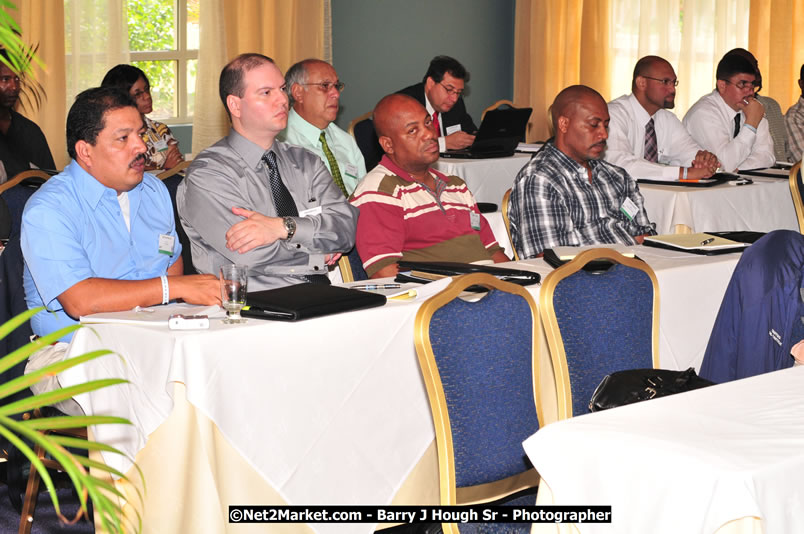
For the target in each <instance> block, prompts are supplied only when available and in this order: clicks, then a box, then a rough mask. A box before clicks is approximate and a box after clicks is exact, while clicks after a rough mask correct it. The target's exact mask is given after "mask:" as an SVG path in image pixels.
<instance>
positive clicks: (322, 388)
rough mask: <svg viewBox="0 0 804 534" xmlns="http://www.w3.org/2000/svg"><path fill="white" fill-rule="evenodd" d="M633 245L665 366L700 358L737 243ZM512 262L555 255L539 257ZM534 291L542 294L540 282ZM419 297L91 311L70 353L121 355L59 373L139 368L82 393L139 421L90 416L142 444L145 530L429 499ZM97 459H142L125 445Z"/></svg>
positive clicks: (429, 435)
mask: <svg viewBox="0 0 804 534" xmlns="http://www.w3.org/2000/svg"><path fill="white" fill-rule="evenodd" d="M638 255H639V256H640V257H642V258H643V259H644V260H645V261H647V262H648V263H649V264H650V265H651V266H652V267H653V268H654V270H655V272H656V275H657V278H658V281H659V286H660V292H661V296H660V305H661V307H660V347H659V352H660V361H661V366H662V367H666V368H671V369H685V368H687V367H689V366H694V367H696V368H697V367H699V365H700V361H701V358H702V355H703V351H704V349H705V347H706V342H707V339H708V337H709V332H710V330H711V327H712V324H713V322H714V318H715V315H716V313H717V310H718V307H719V304H720V300H721V297H722V295H723V292H724V290H725V287H726V284H727V283H728V280H729V277H730V275H731V272H732V270H733V269H734V266H735V265H736V262H737V260H738V255H736V254H731V255H724V256H715V257H701V256H694V255H689V254H683V253H675V252H671V251H665V250H658V249H649V248H645V247H640V248H639V250H638ZM512 266H514V267H516V268H529V269H533V270H536V271H538V272H540V273H542V275H546V274H547V273H548V272H549V271H550V270H551V269H550V267H549V266H548V265H547V264H545V263H544V262H543V261H542V260H531V261H527V262H515V263H512ZM530 291H531V292H532V293H533V294H534V295H537V294H538V291H539V286H531V287H530ZM420 304H421V303H420V302H418V301H408V302H404V301H403V302H396V301H394V302H389V304H387V305H386V306H384V307H382V308H375V309H370V310H362V311H357V312H352V313H347V314H342V315H335V316H331V317H326V318H322V319H316V320H311V321H303V322H299V323H282V322H269V321H259V320H250V321H249V322H248V324H245V325H224V324H221V323H220V322H219V321H216V320H213V321H211V323H212V324H211V327H210V329H209V330H203V331H193V332H177V331H171V330H168V329H167V327H162V326H146V325H130V324H96V325H92V327H91V328H83V329H81V330H80V331H78V332H77V333H76V335H75V337H74V340H73V342H72V345H71V347H70V354H71V355H76V354H81V353H83V352H86V351H89V350H93V349H97V348H109V349H111V350H113V351H115V352H117V353H118V354H120V355H122V356H123V358H117V357H113V356H107V357H104V358H101V359H99V360H95V361H93V362H89V363H88V364H85V365H82V366H78V367H76V368H74V369H73V370H70V372H68V373H66V374H64V375H62V377H61V379H62V384H63V385H65V386H67V385H71V384H77V383H80V382H83V381H86V380H90V379H95V378H101V377H110V376H111V377H122V378H126V379H128V380H130V382H131V384H129V385H125V386H118V387H114V388H108V389H105V390H102V391H99V392H95V393H91V394H88V395H82V396H79V397H77V400H78V402H79V403H80V404H81V406H82V407H83V408H84V410H85V411H86V412H88V413H113V414H115V415H120V416H123V417H127V418H129V419H130V420H131V421H132V422H133V423H134V425H133V426H132V427H123V426H115V427H107V428H104V427H98V428H95V429H94V431H95V436H96V437H97V438H98V439H100V440H102V441H105V442H108V443H110V444H112V445H114V446H117V447H119V448H121V449H122V450H124V451H125V452H126V453H127V454H128V455H129V456H130V457H132V458H133V457H135V456H136V461H137V463H138V465H139V466H140V468H141V469H142V470H143V471H144V473H145V477H146V480H147V485H148V493H147V494H146V503H145V511H144V532H146V533H156V532H159V533H164V532H179V531H181V532H190V531H199V532H200V531H203V532H206V533H223V532H227V533H230V532H241V531H243V532H245V531H248V532H253V531H254V530H253V529H252V530H249V527H248V526H243V525H238V524H235V523H229V522H228V520H227V515H226V514H227V506H228V505H230V504H264V505H265V504H286V503H287V504H299V505H302V504H388V503H394V504H428V503H436V502H437V501H438V484H437V468H436V462H435V450H434V444H433V440H434V432H433V426H432V419H431V417H430V412H429V407H428V402H427V397H426V392H425V389H424V385H423V383H422V379H421V375H420V372H419V369H418V363H417V359H416V357H415V351H414V347H413V342H412V334H413V320H414V317H415V315H416V311H417V310H418V307H419V305H420ZM542 345H544V343H543V342H542ZM540 365H541V369H542V383H541V392H540V395H541V398H542V402H543V404H544V405H545V423H548V422H550V421H554V420H555V419H556V409H555V405H556V400H555V389H554V386H553V382H552V365H551V362H550V359H549V354H548V353H547V351H546V349H544V348H543V350H542V354H541V359H540ZM104 459H105V460H106V461H107V462H108V463H110V464H112V465H115V466H116V467H118V468H120V469H121V470H122V471H123V472H128V473H129V474H134V473H135V472H134V471H133V470H131V464H130V462H129V461H128V460H126V459H124V458H121V457H114V456H110V455H106V456H104ZM119 485H120V486H121V487H123V489H124V490H125V491H126V492H127V493H129V494H131V492H132V489H131V487H128V486H127V485H126V484H124V483H122V482H121V483H120V484H119ZM166 495H167V496H170V497H171V498H169V499H166V498H165V497H166ZM176 502H181V503H182V506H176V505H175V503H176ZM262 526H263V527H267V525H262ZM275 527H276V526H275ZM310 528H312V529H314V530H315V531H318V532H327V533H328V532H361V531H364V532H370V531H371V530H372V529H373V528H374V525H369V524H363V525H335V524H328V525H312V526H310V525H300V524H296V525H281V528H278V527H277V531H281V532H294V531H298V532H309V531H310V530H309V529H310ZM260 531H261V532H262V531H263V530H260Z"/></svg>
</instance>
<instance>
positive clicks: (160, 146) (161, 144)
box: [154, 139, 168, 152]
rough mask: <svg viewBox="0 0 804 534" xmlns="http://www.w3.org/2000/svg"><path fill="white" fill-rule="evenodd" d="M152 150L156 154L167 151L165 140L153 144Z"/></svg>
mask: <svg viewBox="0 0 804 534" xmlns="http://www.w3.org/2000/svg"><path fill="white" fill-rule="evenodd" d="M154 148H155V149H156V151H157V152H164V151H165V150H167V149H168V143H167V139H160V140H159V141H157V142H155V143H154Z"/></svg>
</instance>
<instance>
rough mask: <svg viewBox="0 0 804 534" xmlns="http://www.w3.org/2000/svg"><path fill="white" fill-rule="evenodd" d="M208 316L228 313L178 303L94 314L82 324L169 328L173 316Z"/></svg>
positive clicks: (84, 316) (86, 316)
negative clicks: (169, 320)
mask: <svg viewBox="0 0 804 534" xmlns="http://www.w3.org/2000/svg"><path fill="white" fill-rule="evenodd" d="M175 314H182V315H206V316H208V317H210V318H212V317H223V316H224V315H226V312H225V311H224V309H223V308H221V307H220V306H217V305H216V306H193V305H191V304H184V303H177V304H166V305H160V306H149V307H146V308H140V307H139V306H137V307H136V308H134V309H132V310H127V311H120V312H105V313H93V314H92V315H82V316H81V317H80V321H81V323H82V324H98V323H117V324H147V325H153V326H167V324H168V319H169V318H170V316H171V315H175Z"/></svg>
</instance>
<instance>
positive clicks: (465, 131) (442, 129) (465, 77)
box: [398, 56, 477, 152]
mask: <svg viewBox="0 0 804 534" xmlns="http://www.w3.org/2000/svg"><path fill="white" fill-rule="evenodd" d="M468 81H469V73H468V72H467V71H466V69H465V68H464V66H463V65H461V64H460V63H459V62H458V60H457V59H453V58H451V57H449V56H436V57H434V58H433V60H432V61H430V67H429V68H428V69H427V72H426V73H425V75H424V79H423V80H422V81H421V82H420V83H417V84H415V85H411V86H410V87H405V88H404V89H402V90H401V91H398V92H399V93H401V94H403V95H408V96H412V97H413V98H415V99H416V100H418V101H419V103H421V104H422V105H423V106H424V107H425V109H427V113H429V114H430V116H431V117H432V118H433V126H434V127H435V129H436V133H438V151H439V152H444V151H445V150H457V149H461V148H466V147H468V146H469V145H471V144H472V143H474V141H475V136H474V134H475V132H476V131H477V127H476V126H475V123H474V121H473V120H472V117H470V116H469V114H468V113H467V112H466V105H465V104H464V102H463V91H464V87H465V86H466V82H468Z"/></svg>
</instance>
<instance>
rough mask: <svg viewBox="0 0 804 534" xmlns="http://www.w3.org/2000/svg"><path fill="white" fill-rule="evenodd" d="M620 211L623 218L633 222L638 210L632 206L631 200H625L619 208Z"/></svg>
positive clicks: (634, 205)
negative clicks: (623, 215)
mask: <svg viewBox="0 0 804 534" xmlns="http://www.w3.org/2000/svg"><path fill="white" fill-rule="evenodd" d="M620 211H621V212H623V213H624V214H625V216H626V217H628V219H629V220H631V221H633V220H634V217H635V216H636V214H637V212H638V211H639V208H637V205H636V204H634V201H633V200H631V199H630V198H626V199H625V200H623V205H622V206H620Z"/></svg>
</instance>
